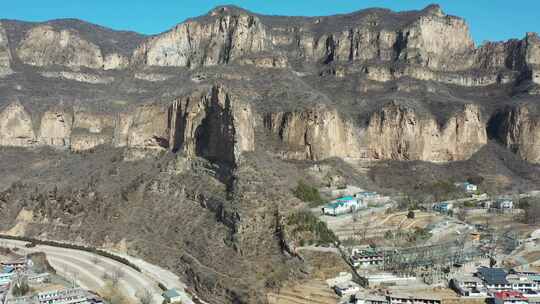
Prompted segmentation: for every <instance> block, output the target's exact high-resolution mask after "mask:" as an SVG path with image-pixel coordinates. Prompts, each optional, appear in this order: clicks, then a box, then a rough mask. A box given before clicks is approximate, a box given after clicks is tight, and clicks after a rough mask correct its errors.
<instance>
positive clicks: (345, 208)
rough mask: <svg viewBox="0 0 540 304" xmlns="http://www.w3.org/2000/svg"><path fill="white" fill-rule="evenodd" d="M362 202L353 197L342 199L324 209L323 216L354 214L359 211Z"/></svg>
mask: <svg viewBox="0 0 540 304" xmlns="http://www.w3.org/2000/svg"><path fill="white" fill-rule="evenodd" d="M360 206H361V201H360V200H358V199H357V198H354V197H353V196H344V197H340V198H338V199H336V200H334V201H332V202H330V203H328V204H326V205H325V206H324V207H323V208H322V212H323V214H326V215H334V216H335V215H340V214H345V213H352V212H354V211H356V210H357V209H359V208H360Z"/></svg>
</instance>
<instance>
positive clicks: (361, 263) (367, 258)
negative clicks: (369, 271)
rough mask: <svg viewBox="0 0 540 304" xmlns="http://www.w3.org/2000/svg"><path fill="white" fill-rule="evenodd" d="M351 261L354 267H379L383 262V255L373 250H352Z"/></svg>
mask: <svg viewBox="0 0 540 304" xmlns="http://www.w3.org/2000/svg"><path fill="white" fill-rule="evenodd" d="M351 261H352V264H353V266H354V267H369V266H374V265H380V264H382V263H383V261H384V256H383V253H382V252H381V251H379V250H377V249H375V248H371V247H369V246H368V247H365V248H353V250H352V251H351Z"/></svg>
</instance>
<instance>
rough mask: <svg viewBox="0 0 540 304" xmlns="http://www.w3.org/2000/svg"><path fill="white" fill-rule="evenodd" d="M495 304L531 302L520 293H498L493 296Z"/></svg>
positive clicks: (524, 303) (525, 303) (523, 303)
mask: <svg viewBox="0 0 540 304" xmlns="http://www.w3.org/2000/svg"><path fill="white" fill-rule="evenodd" d="M493 303H494V304H528V303H529V301H528V299H527V297H525V296H524V295H523V294H522V293H521V292H519V291H513V290H511V291H498V292H495V293H494V294H493Z"/></svg>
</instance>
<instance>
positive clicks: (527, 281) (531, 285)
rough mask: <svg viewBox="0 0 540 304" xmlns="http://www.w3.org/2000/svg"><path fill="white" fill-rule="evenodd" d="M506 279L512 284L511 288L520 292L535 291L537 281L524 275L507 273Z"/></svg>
mask: <svg viewBox="0 0 540 304" xmlns="http://www.w3.org/2000/svg"><path fill="white" fill-rule="evenodd" d="M506 280H507V281H508V282H509V283H510V284H512V289H513V290H516V291H521V292H528V291H537V290H538V283H536V282H535V281H533V280H532V279H531V278H529V277H528V276H525V275H519V274H509V275H507V276H506Z"/></svg>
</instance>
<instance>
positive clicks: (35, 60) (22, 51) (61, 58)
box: [17, 25, 103, 69]
mask: <svg viewBox="0 0 540 304" xmlns="http://www.w3.org/2000/svg"><path fill="white" fill-rule="evenodd" d="M17 55H18V56H19V58H20V59H21V60H22V61H23V62H24V63H26V64H29V65H35V66H52V65H61V66H67V67H72V68H73V67H87V68H94V69H100V68H102V67H103V55H102V54H101V50H100V48H99V47H98V46H97V45H95V44H93V43H91V42H89V41H86V40H84V39H82V38H81V37H80V36H79V35H77V33H76V32H74V31H70V30H61V31H58V30H55V29H54V28H53V27H51V26H48V25H43V26H37V27H34V28H32V29H30V30H29V31H28V32H27V33H26V36H25V38H24V39H23V41H22V42H21V44H20V46H19V47H18V49H17Z"/></svg>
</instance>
